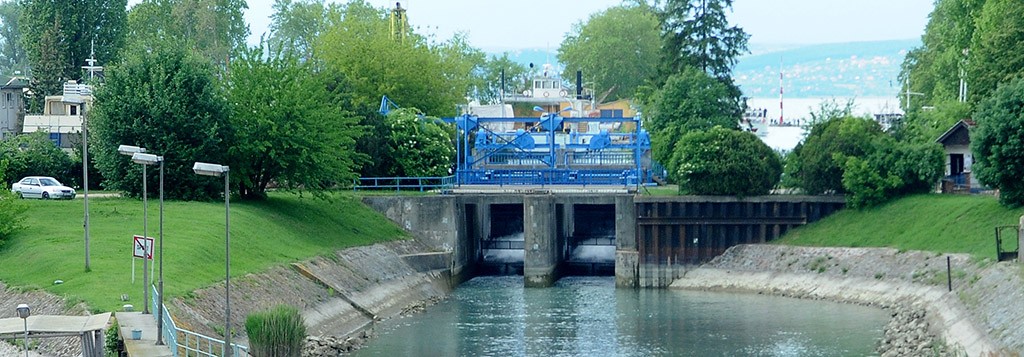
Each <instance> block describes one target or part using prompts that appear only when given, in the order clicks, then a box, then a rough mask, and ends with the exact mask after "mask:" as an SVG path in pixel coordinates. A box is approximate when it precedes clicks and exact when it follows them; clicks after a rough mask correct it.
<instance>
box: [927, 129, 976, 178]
mask: <svg viewBox="0 0 1024 357" xmlns="http://www.w3.org/2000/svg"><path fill="white" fill-rule="evenodd" d="M973 126H974V122H973V121H971V120H969V119H964V120H960V121H958V122H957V123H956V124H953V126H952V127H950V128H949V129H948V130H946V132H945V133H942V135H940V136H939V138H938V139H935V142H937V143H939V144H942V147H943V149H944V150H945V151H946V170H945V173H944V176H943V179H942V185H941V191H942V193H969V192H971V189H972V188H974V189H978V188H980V185H979V184H978V179H977V178H974V177H973V176H972V175H971V165H973V164H974V154H973V153H972V152H971V135H970V132H971V127H973Z"/></svg>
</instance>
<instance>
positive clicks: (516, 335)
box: [356, 276, 888, 356]
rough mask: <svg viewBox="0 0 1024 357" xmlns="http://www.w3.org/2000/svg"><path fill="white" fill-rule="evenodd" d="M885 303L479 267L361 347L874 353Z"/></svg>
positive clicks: (470, 351)
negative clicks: (536, 282) (535, 280)
mask: <svg viewBox="0 0 1024 357" xmlns="http://www.w3.org/2000/svg"><path fill="white" fill-rule="evenodd" d="M887 321H888V314H887V313H886V312H885V311H883V310H880V309H876V308H869V307H863V306H856V305H848V304H837V303H830V302H823V301H809V300H798V299H791V298H783V297H773V296H763V295H752V294H730V293H711V292H693V291H677V290H668V289H641V290H634V289H616V288H615V281H614V278H612V277H568V278H563V279H561V280H559V281H558V282H557V283H556V286H555V287H552V288H544V289H525V288H523V277H522V276H495V277H478V278H474V279H472V280H470V281H468V282H466V283H463V284H462V285H460V286H459V287H458V288H457V289H456V290H455V291H454V292H453V294H452V296H451V297H450V298H449V299H447V300H445V301H443V302H441V303H440V304H438V305H436V306H432V307H430V308H428V309H427V311H426V312H424V313H421V314H414V315H411V316H407V317H403V318H395V319H391V320H388V321H385V322H383V323H381V324H380V325H378V327H377V330H376V332H377V336H376V337H375V338H373V339H372V340H370V341H369V345H368V346H366V347H364V348H363V349H361V350H359V351H358V352H357V353H356V355H357V356H868V355H874V354H875V353H874V350H875V346H876V345H877V344H878V341H879V340H880V339H881V338H882V327H883V326H884V325H885V323H886V322H887Z"/></svg>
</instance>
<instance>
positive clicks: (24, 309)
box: [18, 304, 32, 357]
mask: <svg viewBox="0 0 1024 357" xmlns="http://www.w3.org/2000/svg"><path fill="white" fill-rule="evenodd" d="M30 315H32V309H29V308H28V304H20V305H18V317H20V318H21V319H22V320H24V321H25V357H28V317H29V316H30Z"/></svg>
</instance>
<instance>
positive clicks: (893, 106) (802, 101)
mask: <svg viewBox="0 0 1024 357" xmlns="http://www.w3.org/2000/svg"><path fill="white" fill-rule="evenodd" d="M850 99H853V104H854V106H855V107H854V109H853V114H854V115H858V116H861V115H872V114H881V113H903V110H902V109H900V101H899V99H897V98H896V97H895V96H893V97H860V98H849V97H834V98H784V99H783V102H782V104H783V109H784V110H785V112H784V113H783V114H785V116H784V119H785V121H786V122H790V121H793V120H800V121H801V123H803V120H806V119H809V118H810V117H811V112H816V111H818V108H820V107H821V103H823V102H826V101H830V100H835V102H836V103H838V104H839V105H840V106H843V105H846V102H847V101H848V100H850ZM747 105H748V106H749V107H751V108H762V109H767V110H768V118H770V119H773V120H778V119H779V97H774V98H750V99H748V100H747Z"/></svg>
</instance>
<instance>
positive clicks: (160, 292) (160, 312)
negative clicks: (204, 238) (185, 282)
mask: <svg viewBox="0 0 1024 357" xmlns="http://www.w3.org/2000/svg"><path fill="white" fill-rule="evenodd" d="M132 162H134V163H136V164H140V165H142V167H143V172H145V167H146V166H149V165H156V164H157V163H160V236H159V240H158V243H157V247H158V248H157V249H158V251H157V255H158V256H159V257H160V278H159V279H158V283H157V288H156V289H157V304H156V311H157V313H156V316H157V318H156V344H157V345H163V344H164V157H163V156H156V155H153V154H146V153H144V152H136V153H134V154H132ZM146 303H147V304H148V303H149V302H148V301H147V302H146Z"/></svg>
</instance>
